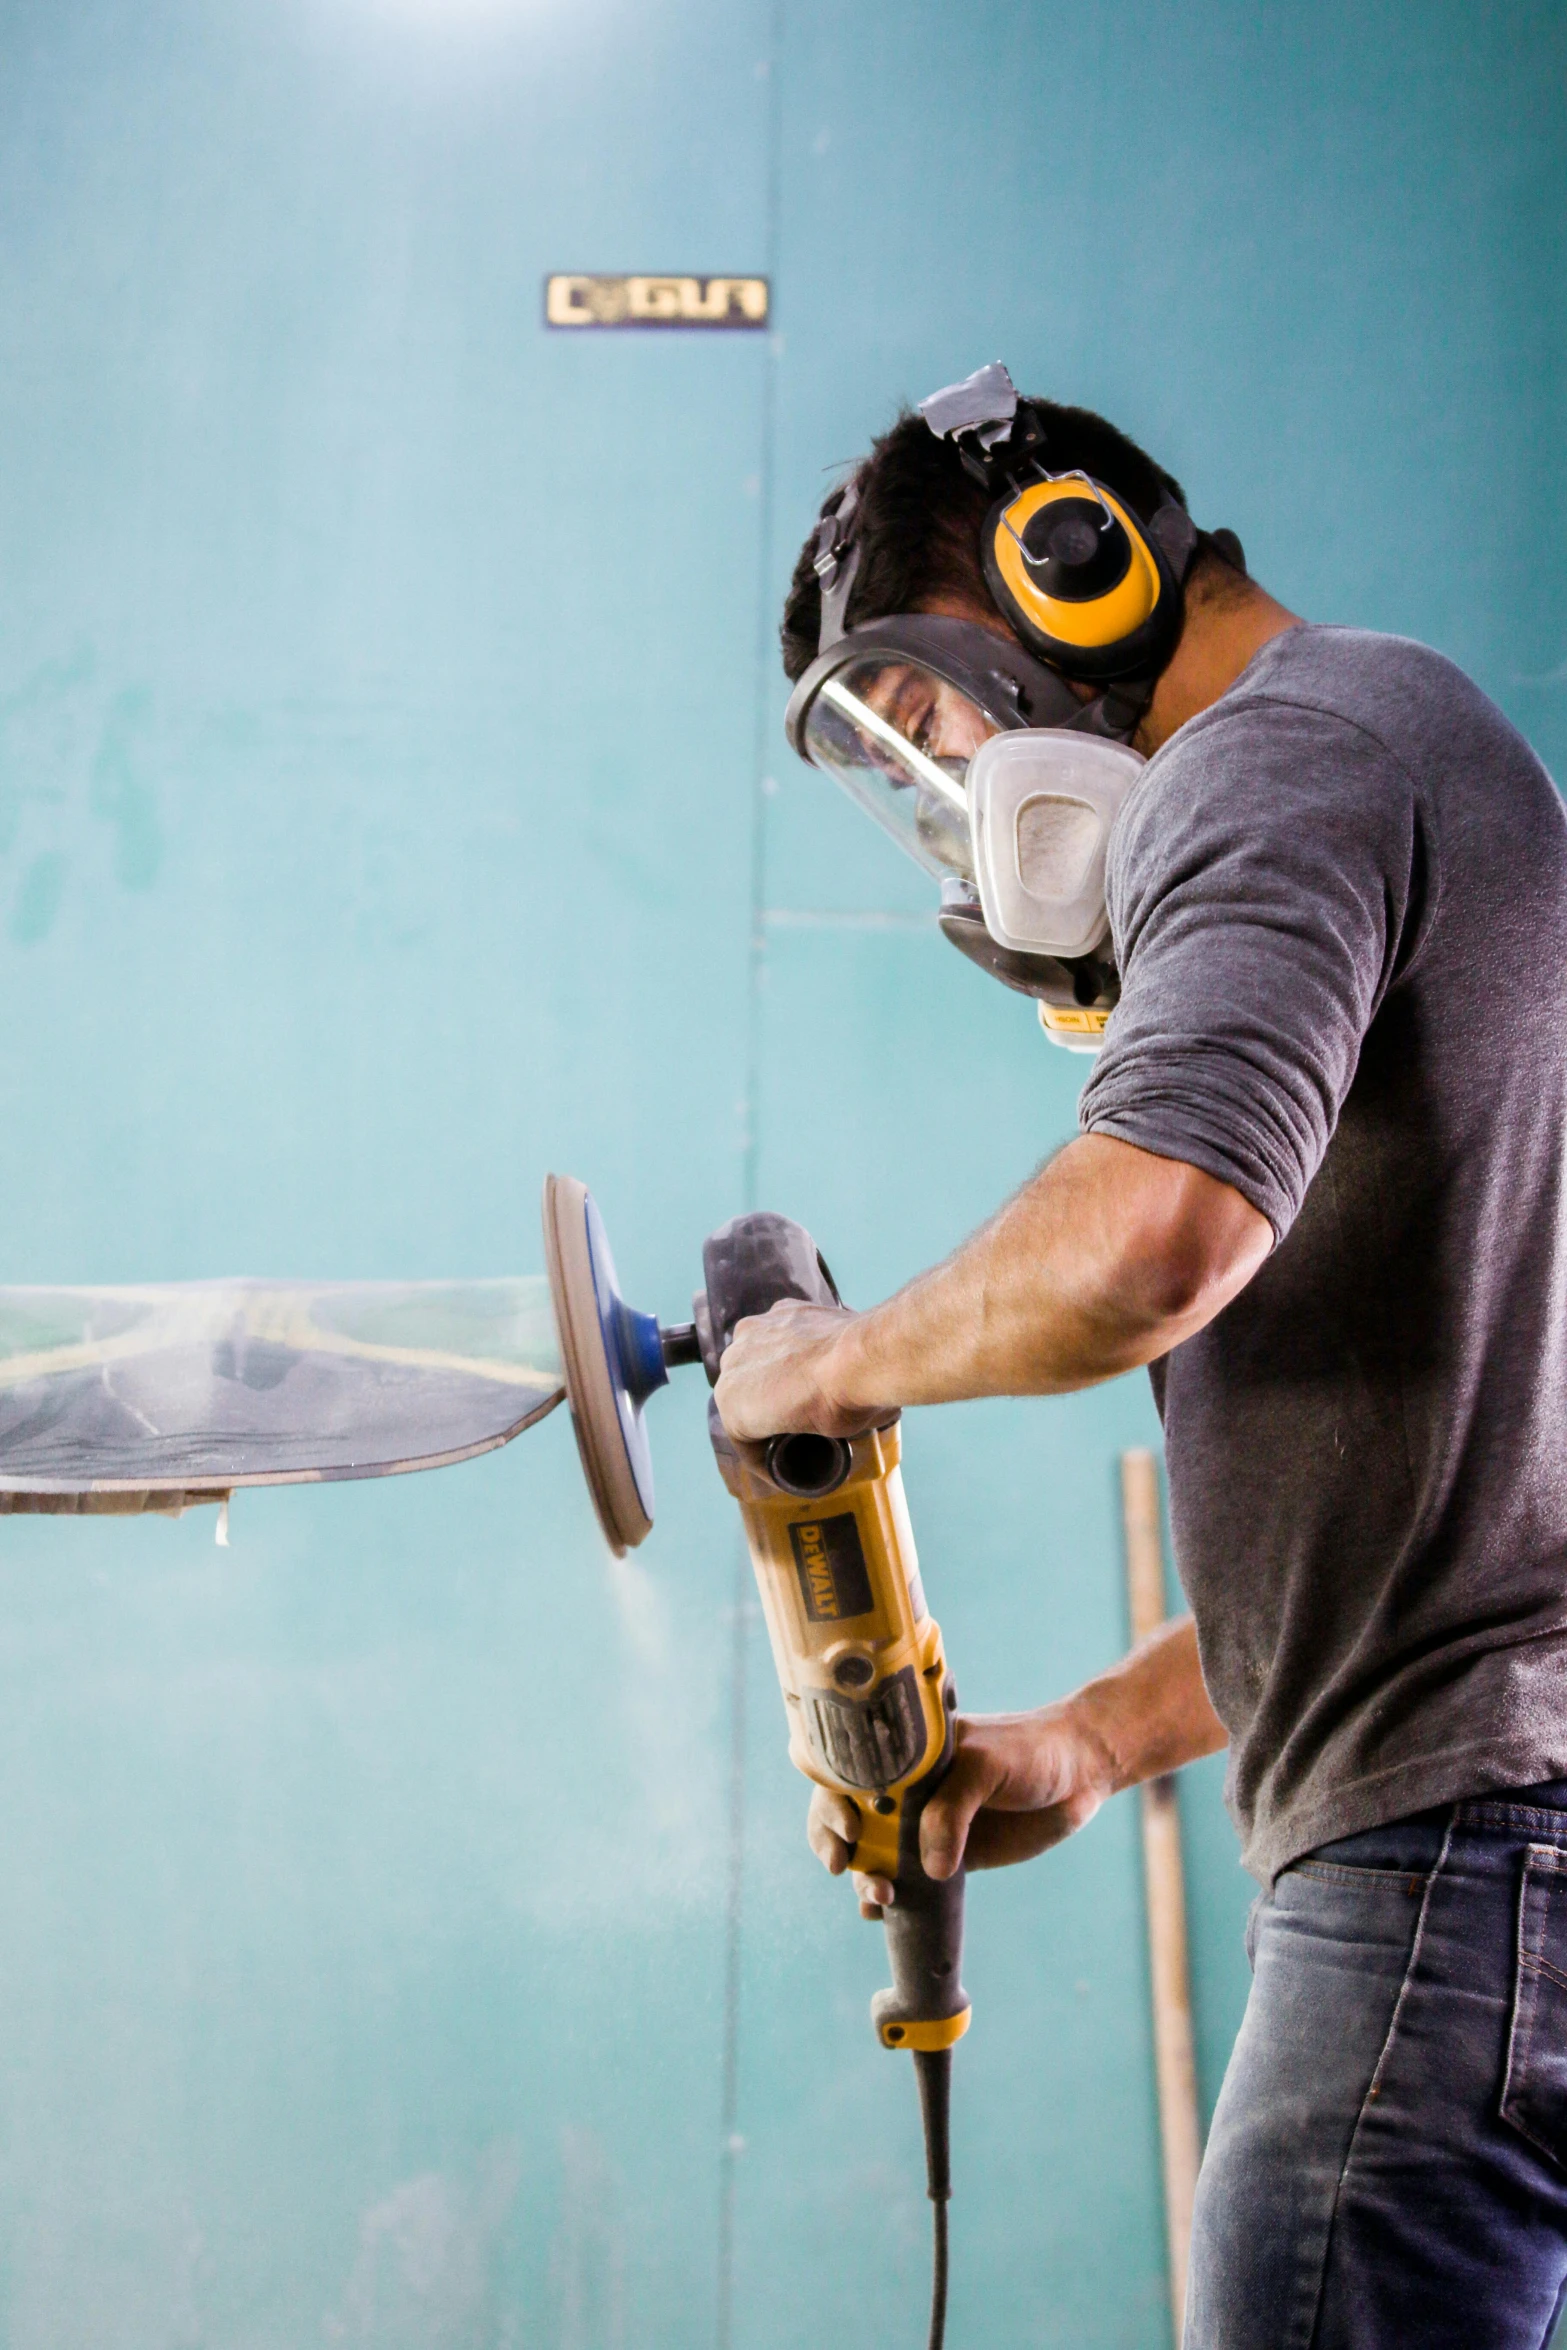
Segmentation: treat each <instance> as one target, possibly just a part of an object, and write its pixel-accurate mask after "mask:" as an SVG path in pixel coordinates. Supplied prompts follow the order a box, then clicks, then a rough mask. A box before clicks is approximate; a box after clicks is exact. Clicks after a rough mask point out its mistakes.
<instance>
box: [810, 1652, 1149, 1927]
mask: <svg viewBox="0 0 1567 2350" xmlns="http://www.w3.org/2000/svg"><path fill="white" fill-rule="evenodd" d="M954 1727H955V1736H956V1741H957V1743H956V1750H955V1752H954V1754H953V1758H952V1767H951V1769H950V1770H949V1771H948V1773H947V1775H946V1777H945V1778H944V1779H943V1780H942V1782H941V1785H940V1787H939V1788H938V1789H937V1791H936V1793H935V1794H934V1795H933V1796H932V1797H931V1799H930V1801H929V1803H928V1804H927V1805H926V1806H925V1811H924V1816H923V1817H922V1819H921V1821H920V1858H921V1859H922V1860H923V1862H924V1864H925V1867H926V1870H927V1872H928V1873H929V1874H930V1875H931V1876H933V1877H950V1876H952V1875H953V1873H954V1872H955V1871H956V1870H957V1869H958V1868H959V1866H960V1865H961V1864H962V1863H963V1862H964V1861H965V1860H966V1861H967V1863H968V1866H969V1867H970V1868H971V1869H1001V1868H1007V1867H1010V1865H1011V1864H1012V1863H1013V1862H1014V1861H1019V1860H1032V1859H1033V1858H1034V1857H1035V1855H1036V1854H1037V1853H1041V1852H1048V1851H1049V1849H1050V1847H1051V1845H1052V1844H1059V1843H1060V1842H1061V1841H1062V1840H1063V1838H1064V1837H1067V1836H1070V1835H1071V1834H1072V1832H1073V1830H1074V1829H1077V1828H1081V1827H1082V1826H1083V1824H1084V1823H1085V1821H1087V1820H1091V1819H1092V1818H1093V1816H1094V1813H1095V1812H1096V1811H1097V1810H1098V1809H1099V1806H1100V1805H1101V1804H1102V1803H1103V1801H1104V1799H1105V1797H1106V1796H1107V1795H1113V1794H1114V1792H1115V1789H1116V1786H1117V1784H1118V1782H1117V1779H1116V1775H1115V1762H1114V1757H1113V1756H1112V1754H1111V1752H1110V1749H1109V1747H1108V1746H1107V1745H1106V1744H1105V1742H1104V1740H1103V1738H1102V1737H1101V1736H1100V1734H1099V1731H1098V1730H1097V1728H1096V1727H1095V1725H1094V1723H1093V1722H1092V1721H1091V1720H1089V1719H1087V1718H1086V1717H1085V1715H1084V1714H1083V1713H1082V1712H1081V1711H1079V1710H1078V1709H1077V1708H1076V1707H1075V1706H1074V1705H1073V1702H1072V1700H1071V1699H1067V1700H1066V1701H1065V1702H1064V1703H1062V1704H1059V1705H1047V1706H1041V1707H1040V1708H1039V1710H1038V1711H1037V1712H1035V1713H1027V1714H974V1715H968V1716H960V1717H959V1719H958V1721H957V1723H956V1724H955V1726H954ZM859 1830H860V1820H859V1811H858V1808H857V1807H856V1805H855V1804H854V1803H853V1802H852V1801H851V1799H850V1798H849V1797H848V1796H847V1795H840V1794H838V1793H837V1792H836V1791H834V1790H830V1789H828V1788H825V1787H818V1788H817V1789H816V1790H815V1791H814V1793H813V1794H812V1797H811V1811H810V1819H809V1822H808V1824H807V1829H806V1833H807V1835H808V1837H809V1839H810V1845H811V1850H812V1851H813V1852H814V1853H815V1855H816V1857H817V1859H818V1860H819V1861H820V1862H821V1863H822V1865H823V1867H824V1868H826V1869H827V1870H829V1871H830V1873H831V1874H832V1875H833V1876H835V1877H838V1876H841V1875H842V1874H843V1872H844V1871H845V1869H847V1868H849V1866H850V1863H851V1861H852V1860H853V1857H854V1845H855V1839H856V1838H857V1837H858V1835H859ZM854 1889H855V1891H856V1892H857V1893H858V1895H859V1897H860V1914H861V1915H862V1917H868V1918H878V1917H880V1916H881V1913H882V1910H883V1909H884V1908H885V1907H886V1906H888V1905H889V1904H890V1903H891V1902H892V1900H893V1899H894V1890H893V1887H892V1885H891V1884H890V1883H889V1882H888V1880H887V1879H886V1878H885V1877H867V1876H861V1875H859V1874H858V1873H856V1874H855V1876H854Z"/></svg>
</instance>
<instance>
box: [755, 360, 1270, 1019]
mask: <svg viewBox="0 0 1567 2350" xmlns="http://www.w3.org/2000/svg"><path fill="white" fill-rule="evenodd" d="M920 412H921V414H922V415H923V416H924V418H925V421H926V423H927V424H928V425H929V427H930V429H931V431H932V432H934V433H936V434H937V435H938V437H940V438H943V439H951V440H952V442H953V444H954V446H955V447H956V449H957V450H958V453H959V455H960V456H961V458H962V461H963V464H964V466H965V468H966V469H967V470H968V471H969V472H970V473H971V474H972V475H973V476H974V478H975V479H976V480H979V481H981V482H983V483H984V484H985V486H986V487H987V488H988V489H990V490H991V491H992V492H993V493H994V496H993V503H992V506H991V509H990V512H989V513H988V515H987V517H986V520H985V524H984V531H983V538H982V554H983V558H984V565H985V576H986V580H987V583H988V585H989V587H990V591H991V595H992V597H993V599H994V601H995V603H996V606H997V610H998V613H999V614H1000V616H1001V617H1002V618H1004V619H1005V620H1006V622H1007V623H1008V624H1009V627H1010V629H1011V630H1012V631H1013V632H1014V633H1013V634H1012V635H1002V634H1001V633H999V632H998V631H996V630H993V629H990V628H986V627H984V626H982V625H980V624H979V623H977V622H974V621H968V620H952V619H942V618H937V617H934V616H930V615H923V614H901V615H895V616H893V617H891V618H888V619H885V620H879V621H871V622H869V623H867V624H866V625H864V626H862V627H858V628H855V629H852V630H846V629H845V627H844V615H845V612H846V610H847V607H848V602H849V596H850V592H851V590H852V588H853V585H854V580H855V576H856V573H857V571H858V569H859V559H860V549H859V546H858V543H857V540H856V534H855V519H856V514H857V510H858V506H859V478H858V476H856V477H855V478H853V479H851V480H850V481H849V482H848V483H847V484H846V485H845V486H844V487H843V488H842V489H841V490H838V491H835V492H834V493H833V495H832V496H831V497H830V498H829V499H828V501H827V503H826V505H825V506H824V507H823V509H822V513H821V516H820V518H819V520H818V523H817V530H816V543H815V550H814V556H813V560H814V564H815V568H816V573H817V577H818V578H819V579H820V581H821V637H820V645H819V651H818V655H817V658H816V660H815V661H813V662H812V664H811V666H810V667H809V669H807V670H806V671H805V673H804V675H803V676H802V677H801V678H800V680H799V682H798V684H797V685H796V687H795V689H794V692H793V694H792V695H791V697H790V701H789V707H788V711H787V714H786V717H785V721H784V723H785V729H786V732H787V734H788V737H789V742H790V745H791V747H792V748H793V749H794V750H795V751H796V752H797V753H798V754H799V756H800V757H801V758H803V759H807V760H809V761H810V763H811V765H812V766H814V767H820V768H821V769H822V770H823V771H824V772H825V773H826V774H828V775H830V776H831V777H832V778H833V780H834V781H835V782H836V783H838V784H840V785H841V786H842V787H843V789H844V790H845V791H847V792H848V794H849V795H850V797H851V798H852V799H854V800H855V801H857V802H858V804H859V805H860V806H861V807H862V808H864V809H865V811H866V812H867V814H869V815H871V816H873V817H874V818H875V819H876V821H877V823H878V824H880V825H881V826H882V827H883V828H884V830H886V831H887V832H889V833H890V834H891V835H892V837H893V839H894V840H895V841H896V842H897V843H898V845H899V847H900V848H901V849H903V850H904V851H905V853H906V854H907V855H909V856H911V857H913V858H914V860H915V862H916V863H917V864H919V865H921V866H923V867H924V869H925V870H926V872H928V873H930V874H932V875H933V876H934V877H935V878H936V879H937V880H938V881H939V882H940V883H941V895H942V903H941V913H940V917H939V918H940V922H941V927H942V929H943V931H944V932H945V933H946V935H947V937H948V938H950V939H951V940H952V942H953V944H954V945H956V946H958V947H960V948H961V949H962V951H963V952H964V953H965V954H966V955H968V956H969V957H970V958H971V960H973V961H974V962H977V963H979V964H980V965H981V966H982V967H983V968H984V969H985V970H987V971H989V972H991V973H992V975H993V976H994V977H995V978H997V979H1000V980H1002V981H1003V982H1004V983H1005V984H1006V985H1007V986H1009V987H1013V988H1016V989H1018V990H1020V991H1021V992H1022V993H1023V994H1025V995H1030V996H1033V997H1035V998H1036V999H1037V1001H1038V1004H1039V1014H1040V1021H1041V1024H1042V1026H1043V1027H1044V1030H1045V1033H1046V1034H1047V1035H1048V1036H1049V1037H1051V1038H1052V1040H1053V1041H1055V1042H1056V1043H1059V1044H1064V1045H1067V1046H1069V1047H1071V1048H1074V1049H1076V1050H1079V1051H1085V1050H1086V1051H1089V1052H1092V1051H1094V1050H1096V1049H1097V1046H1098V1043H1099V1041H1100V1039H1101V1037H1102V1034H1103V1031H1104V1027H1105V1023H1106V1021H1107V1020H1108V1019H1109V1016H1110V1013H1111V1011H1112V1009H1113V1008H1114V1006H1115V1003H1116V1000H1117V998H1118V996H1119V993H1120V984H1119V980H1118V979H1117V976H1116V971H1115V964H1114V959H1113V955H1112V952H1111V946H1110V926H1109V919H1108V916H1107V914H1106V911H1105V894H1104V891H1105V853H1106V849H1107V846H1108V843H1109V838H1110V832H1111V828H1112V827H1113V825H1114V823H1115V820H1116V816H1117V814H1118V813H1119V810H1120V808H1121V806H1122V804H1123V802H1124V801H1125V799H1126V796H1127V793H1128V792H1129V791H1130V790H1131V788H1132V785H1133V783H1134V782H1135V781H1136V778H1137V774H1138V771H1139V770H1140V768H1141V767H1142V765H1143V761H1142V759H1141V758H1140V757H1139V755H1138V754H1137V753H1136V752H1135V751H1133V750H1131V749H1130V748H1129V747H1128V744H1129V738H1130V736H1131V735H1132V734H1133V733H1134V732H1135V730H1136V727H1137V723H1138V720H1139V719H1140V718H1141V716H1142V713H1143V711H1144V709H1145V708H1146V707H1147V703H1148V699H1149V697H1150V695H1151V694H1152V691H1153V687H1154V683H1155V681H1156V679H1157V678H1158V675H1159V673H1160V671H1161V670H1162V669H1163V668H1164V666H1165V664H1166V662H1167V661H1168V660H1169V657H1170V655H1171V653H1172V652H1173V651H1174V648H1175V644H1176V641H1177V639H1178V637H1179V635H1180V628H1181V617H1182V597H1181V582H1182V580H1183V578H1184V576H1185V573H1186V570H1187V567H1188V565H1189V563H1190V561H1191V556H1192V553H1193V551H1194V550H1195V547H1196V544H1197V532H1196V529H1195V526H1194V525H1193V523H1192V521H1191V519H1190V517H1189V515H1188V514H1187V513H1186V510H1185V508H1184V507H1183V506H1180V505H1178V504H1177V503H1176V502H1175V500H1174V499H1166V500H1165V502H1164V504H1163V505H1162V506H1161V507H1160V508H1159V509H1158V511H1157V512H1156V513H1155V514H1154V515H1153V516H1152V517H1151V519H1150V520H1149V521H1148V522H1146V523H1145V522H1144V521H1142V519H1141V518H1140V517H1139V516H1138V515H1136V514H1135V513H1134V512H1133V511H1132V509H1131V508H1130V507H1128V506H1127V505H1126V504H1125V502H1124V501H1123V500H1121V499H1120V498H1118V497H1116V496H1115V495H1114V494H1113V493H1112V492H1111V491H1109V490H1107V489H1106V488H1105V487H1104V486H1103V485H1102V484H1101V483H1099V482H1096V481H1093V480H1091V479H1090V478H1089V477H1088V476H1087V475H1085V474H1083V473H1081V472H1076V471H1072V472H1057V473H1052V472H1051V471H1049V470H1048V466H1047V462H1046V459H1047V456H1048V449H1047V434H1046V427H1045V423H1044V419H1043V417H1042V415H1041V414H1040V412H1039V411H1038V410H1036V409H1035V408H1033V407H1032V406H1031V405H1030V404H1029V403H1027V402H1024V401H1020V400H1019V399H1018V396H1017V392H1016V390H1015V389H1014V387H1013V384H1012V381H1011V378H1010V377H1009V376H1008V374H1007V371H1006V369H1005V368H1004V367H1001V366H993V367H986V368H982V369H981V370H980V372H979V373H978V374H977V375H975V376H971V377H970V378H969V379H968V380H967V382H965V383H961V384H956V385H953V386H952V387H951V388H950V389H949V390H947V391H943V392H937V393H934V394H933V395H932V396H931V398H930V399H928V400H925V401H922V402H921V404H920ZM1233 543H1234V546H1235V554H1236V556H1237V557H1238V556H1239V544H1238V542H1233ZM1018 640H1021V641H1018ZM1068 679H1073V680H1076V681H1079V682H1081V683H1084V684H1087V685H1090V686H1092V688H1093V689H1094V690H1093V693H1092V697H1091V698H1090V699H1088V700H1086V701H1085V700H1082V699H1080V698H1079V697H1078V695H1076V694H1074V693H1073V691H1072V690H1071V686H1070V685H1069V684H1068V682H1067V681H1068Z"/></svg>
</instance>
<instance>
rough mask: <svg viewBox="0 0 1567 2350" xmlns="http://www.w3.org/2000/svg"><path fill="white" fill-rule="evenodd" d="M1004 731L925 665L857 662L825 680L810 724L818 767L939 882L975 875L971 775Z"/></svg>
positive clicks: (809, 751)
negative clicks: (978, 755)
mask: <svg viewBox="0 0 1567 2350" xmlns="http://www.w3.org/2000/svg"><path fill="white" fill-rule="evenodd" d="M996 732H997V727H996V724H995V721H994V720H993V719H991V718H989V717H987V716H986V714H985V712H984V711H983V710H981V709H980V708H979V706H978V704H977V703H975V702H971V701H970V700H969V699H968V698H967V696H966V695H964V694H961V693H959V691H958V690H957V688H956V687H955V686H953V685H951V684H949V682H948V681H947V680H946V679H945V678H942V677H938V676H937V675H936V674H935V672H934V671H932V670H929V669H925V668H922V667H921V666H920V664H919V663H918V662H913V661H888V660H884V659H881V658H879V657H875V656H873V657H872V658H870V659H868V660H864V661H855V662H851V663H850V664H849V665H848V666H847V667H846V668H844V669H841V670H839V671H838V672H837V673H836V674H835V675H834V676H832V677H830V678H828V679H827V680H826V682H825V683H824V684H823V686H822V689H821V691H820V693H818V694H817V696H816V698H815V700H814V701H813V702H812V704H811V708H810V711H809V713H808V715H807V718H806V722H805V729H804V741H805V753H806V757H807V758H808V759H809V760H810V762H811V764H812V765H813V766H814V767H819V768H821V770H822V772H823V773H824V774H826V775H830V776H831V777H832V778H833V780H834V782H836V783H839V784H841V785H842V786H843V789H844V790H845V791H846V792H847V793H848V795H849V797H850V798H851V799H852V800H855V801H857V802H858V803H859V805H860V806H861V807H862V808H863V809H864V810H865V812H866V814H867V815H868V816H873V817H874V818H875V820H876V822H877V823H878V824H879V825H880V826H881V827H882V829H883V831H885V832H887V833H890V834H891V836H892V838H893V839H894V840H895V841H896V842H897V844H898V846H899V848H900V849H902V850H903V851H904V852H905V853H906V854H907V855H908V856H911V857H912V858H913V859H914V860H915V862H916V864H919V865H923V866H924V868H925V870H926V872H927V873H930V874H933V875H934V876H935V877H936V879H937V880H938V881H944V880H946V879H948V878H949V877H953V876H955V877H956V878H957V879H959V880H961V881H972V880H973V879H974V859H973V855H972V851H971V848H970V844H969V823H968V801H967V798H966V796H965V793H964V788H963V778H964V776H965V775H966V774H967V772H968V763H969V760H970V759H971V758H972V757H973V755H974V753H975V752H976V751H977V750H978V749H979V746H980V744H981V743H982V742H984V741H986V740H987V739H988V738H989V736H991V735H992V734H994V733H996Z"/></svg>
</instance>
